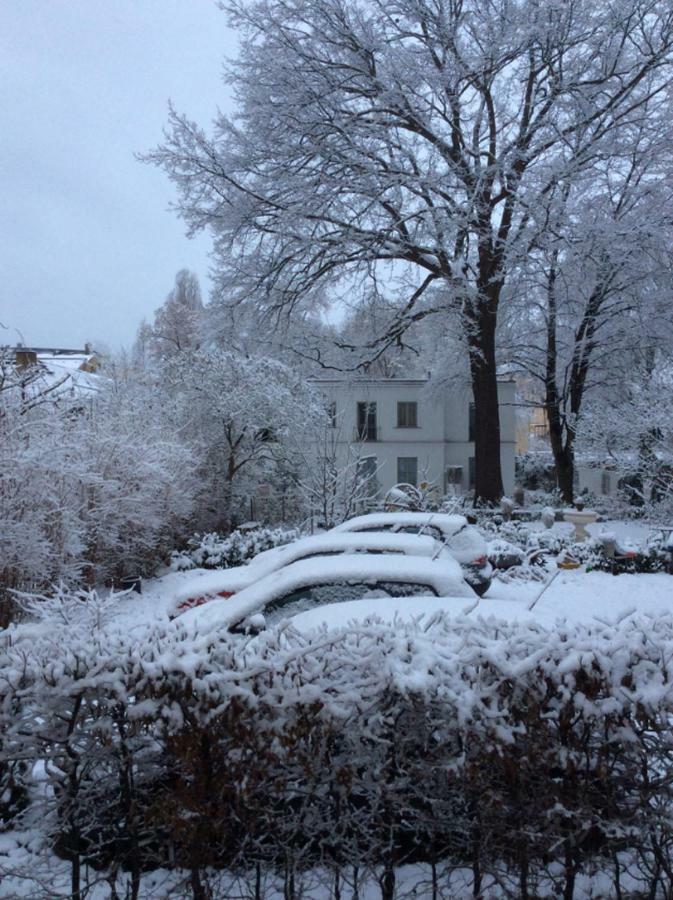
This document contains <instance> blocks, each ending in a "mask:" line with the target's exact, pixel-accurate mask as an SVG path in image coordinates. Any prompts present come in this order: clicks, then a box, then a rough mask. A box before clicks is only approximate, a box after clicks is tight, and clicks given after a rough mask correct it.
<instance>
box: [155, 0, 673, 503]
mask: <svg viewBox="0 0 673 900" xmlns="http://www.w3.org/2000/svg"><path fill="white" fill-rule="evenodd" d="M222 6H223V7H224V8H225V9H226V10H228V12H229V14H230V17H231V21H232V24H233V25H235V26H236V27H238V28H240V29H241V30H242V33H243V40H242V49H241V55H240V59H239V61H238V62H237V63H235V64H234V66H233V68H232V78H233V80H234V83H235V85H236V92H237V97H238V101H239V109H238V115H237V117H236V118H235V119H234V120H229V119H227V118H226V117H225V116H223V115H220V116H218V118H217V120H216V125H215V132H214V136H213V137H212V138H210V137H208V136H207V135H206V134H205V133H204V132H203V131H202V130H201V129H199V128H198V127H197V125H196V124H194V123H193V122H191V121H189V119H188V118H186V117H185V116H183V115H179V114H178V113H177V112H175V111H173V112H171V118H170V130H169V132H168V134H167V138H166V142H165V143H164V144H163V145H162V146H160V147H159V148H157V149H156V150H155V151H154V152H152V153H150V154H149V155H148V157H147V158H148V159H149V160H151V161H154V162H156V163H158V164H159V165H161V166H163V167H164V168H165V170H166V171H167V172H168V173H169V175H170V176H171V178H172V179H173V180H174V182H175V183H176V185H177V186H178V189H179V195H180V199H179V204H178V208H179V211H180V213H181V214H182V216H183V217H184V218H185V219H186V221H187V222H188V224H189V228H190V231H191V232H196V231H198V230H200V229H203V228H206V227H210V228H211V229H212V232H213V235H214V239H215V250H216V259H217V265H218V267H219V281H218V290H219V294H220V297H226V298H228V302H234V303H236V302H243V301H253V302H254V303H255V304H257V305H258V307H259V308H260V309H262V310H263V311H265V312H267V313H268V312H270V313H281V312H282V313H285V312H288V311H292V310H293V309H295V308H296V307H297V306H298V305H299V304H300V303H301V302H310V301H311V298H312V297H313V296H315V294H316V292H318V291H320V290H321V289H323V290H325V289H328V290H331V292H332V296H335V297H336V296H337V295H338V290H339V288H341V290H342V291H347V292H349V293H350V294H353V292H354V291H356V290H357V287H358V284H364V285H365V287H366V289H367V290H369V288H370V285H371V281H372V279H376V280H377V281H379V282H382V283H387V284H388V285H389V291H390V293H391V294H394V296H395V298H396V302H397V313H396V315H395V316H394V318H393V320H392V321H391V322H389V323H388V327H387V328H386V330H385V333H384V334H381V335H377V336H375V337H374V338H373V339H372V340H371V341H366V342H365V347H364V351H365V354H366V358H368V359H370V360H371V359H372V358H375V357H376V356H377V355H378V354H380V353H382V352H383V351H384V350H385V348H386V347H387V346H388V345H389V344H390V343H394V342H396V341H401V340H402V338H403V335H404V333H405V331H406V329H407V328H408V327H409V325H410V324H411V323H413V322H414V321H417V320H418V319H419V318H420V317H425V316H427V315H430V314H432V313H433V312H438V311H441V310H444V309H446V306H447V303H448V304H449V305H451V306H452V307H453V308H457V309H459V310H460V312H461V315H462V323H463V328H464V331H465V335H466V340H467V343H468V351H469V357H470V370H471V380H472V388H473V392H474V400H475V405H476V412H477V415H476V434H475V460H476V496H477V499H478V500H481V501H494V500H496V499H497V498H498V497H499V496H500V494H501V492H502V478H501V469H500V457H499V452H500V448H499V442H500V434H499V414H498V397H497V381H496V326H497V322H498V312H499V307H500V302H501V296H502V293H503V289H504V286H505V284H506V282H507V279H508V276H509V274H510V271H511V267H512V266H513V265H516V261H517V259H520V258H521V255H522V253H523V248H522V245H521V236H522V234H523V233H525V232H526V230H527V226H528V224H529V219H530V212H531V209H534V208H535V207H536V206H537V205H539V203H540V201H541V199H542V198H544V197H546V195H547V193H548V192H549V191H550V189H551V188H552V187H553V185H554V184H556V183H557V181H558V180H559V179H560V178H564V177H566V175H567V174H568V173H570V172H575V171H577V170H578V169H581V168H582V167H583V166H585V165H586V164H587V162H588V161H590V160H591V159H593V158H594V157H595V156H596V155H597V154H608V155H609V154H610V152H611V151H612V149H613V148H614V146H615V142H616V141H617V140H618V137H619V134H620V132H621V131H622V130H623V129H624V128H627V127H628V126H629V125H630V124H631V123H632V122H633V120H634V119H635V118H638V117H639V116H640V115H641V109H642V107H643V104H644V103H645V102H646V100H647V99H648V98H650V97H652V96H656V95H658V94H659V93H660V92H662V91H664V90H665V89H666V88H667V86H668V85H669V83H670V77H671V76H670V62H671V51H672V48H673V31H672V27H673V10H671V7H670V3H668V2H667V0H635V2H634V0H615V2H612V3H598V4H586V3H581V2H576V0H570V2H566V3H562V4H558V3H549V2H534V0H527V2H524V3H519V4H513V3H510V2H509V0H489V2H483V0H393V2H390V0H362V2H348V3H346V2H344V0H260V2H255V3H248V2H245V3H244V2H238V0H227V2H224V3H222ZM432 288H440V290H439V291H437V296H438V297H441V299H442V302H441V303H439V304H437V305H434V304H433V305H430V306H426V307H423V308H421V307H420V300H421V298H423V297H424V296H426V295H427V294H428V293H429V292H430V290H431V289H432Z"/></svg>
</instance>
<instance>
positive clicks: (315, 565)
mask: <svg viewBox="0 0 673 900" xmlns="http://www.w3.org/2000/svg"><path fill="white" fill-rule="evenodd" d="M382 582H398V583H401V584H410V585H423V586H427V587H428V588H429V589H430V591H435V593H436V594H437V595H438V596H453V597H469V598H471V599H474V597H475V594H474V592H473V591H472V588H471V587H470V586H469V585H468V584H467V583H466V581H465V580H464V578H463V574H462V571H461V569H460V566H459V565H458V563H457V562H456V561H455V560H454V559H452V558H450V557H448V556H442V557H441V558H439V559H432V558H428V557H419V556H400V555H387V554H381V555H375V556H372V555H368V554H344V555H342V556H316V557H313V558H312V559H303V560H299V561H298V562H294V563H290V564H289V565H287V566H285V567H283V568H282V569H278V570H277V571H276V572H273V573H271V574H270V575H266V576H265V577H264V578H260V579H259V580H258V581H255V582H254V583H253V584H251V585H250V586H249V587H247V588H244V589H243V590H242V591H240V593H238V594H236V596H235V597H231V598H227V599H218V598H215V599H214V600H213V601H211V602H210V603H207V604H206V605H204V606H199V607H197V608H195V609H190V610H188V611H187V612H185V613H184V614H183V615H182V616H180V618H179V619H178V620H177V621H178V622H181V623H182V624H183V625H184V626H185V627H188V628H191V627H194V628H196V629H197V630H204V629H205V630H207V629H209V628H211V627H213V626H221V625H222V624H230V625H233V624H235V623H237V622H240V621H241V619H244V618H246V617H247V616H250V615H253V614H254V613H259V612H263V610H264V607H265V606H266V605H267V604H269V603H271V602H272V601H274V600H276V599H279V598H282V597H284V596H285V595H289V594H291V593H292V592H294V591H297V590H299V589H301V588H304V587H306V588H309V587H315V586H319V585H324V584H340V583H343V584H358V583H362V584H368V585H375V584H377V583H382Z"/></svg>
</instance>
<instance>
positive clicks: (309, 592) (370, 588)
mask: <svg viewBox="0 0 673 900" xmlns="http://www.w3.org/2000/svg"><path fill="white" fill-rule="evenodd" d="M433 593H434V591H433V589H432V588H431V587H429V586H428V585H427V584H408V583H404V582H397V581H382V582H377V583H376V584H363V583H357V584H352V583H347V582H338V583H332V584H320V585H313V586H311V587H305V588H300V589H299V590H297V591H293V592H292V593H291V594H286V595H285V596H284V597H279V598H278V599H277V600H273V601H272V602H271V603H269V604H267V606H265V608H264V618H265V619H266V622H267V624H268V625H275V624H276V623H277V622H280V621H281V619H287V618H291V617H292V616H295V615H297V614H298V613H302V612H306V611H307V610H309V609H314V608H315V607H318V606H325V605H326V604H328V603H330V604H332V603H346V602H352V601H353V600H372V599H378V598H383V597H409V596H417V595H420V596H427V595H428V594H433Z"/></svg>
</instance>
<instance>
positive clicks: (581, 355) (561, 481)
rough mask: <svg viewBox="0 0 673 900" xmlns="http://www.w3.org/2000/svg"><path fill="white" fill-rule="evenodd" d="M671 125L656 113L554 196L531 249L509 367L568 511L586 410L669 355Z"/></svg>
mask: <svg viewBox="0 0 673 900" xmlns="http://www.w3.org/2000/svg"><path fill="white" fill-rule="evenodd" d="M666 119H667V117H666ZM666 119H664V118H663V117H662V115H661V110H660V109H657V108H653V109H652V110H651V114H650V121H649V122H648V124H647V127H641V128H639V129H638V133H637V134H636V136H635V139H634V140H633V142H632V143H629V144H626V143H625V145H624V146H622V148H621V152H620V153H619V155H618V154H617V153H615V154H614V155H613V157H612V158H610V159H608V160H599V161H597V163H596V164H595V165H594V166H593V167H592V168H591V170H590V171H589V172H587V173H586V175H585V177H584V178H577V179H575V181H574V182H571V181H567V182H566V183H563V184H560V185H559V186H558V187H557V189H556V190H555V191H553V192H550V196H549V203H548V205H547V208H546V210H545V215H546V221H547V227H546V228H545V230H544V234H543V236H542V237H539V236H536V238H535V240H534V241H533V243H532V245H531V258H530V262H529V265H528V267H527V271H526V273H525V277H524V279H523V280H522V290H521V293H522V295H523V296H525V300H524V302H523V303H520V304H519V310H520V312H521V315H522V318H516V319H515V321H516V325H517V327H518V329H519V332H520V333H519V342H518V344H516V343H515V344H514V352H513V354H512V356H513V358H514V359H515V360H516V361H517V362H518V364H519V365H520V366H521V367H523V368H524V369H525V370H526V371H527V372H528V374H529V375H531V376H532V377H533V378H534V379H536V380H537V383H538V385H539V393H540V398H541V404H542V405H543V407H544V409H545V411H546V415H547V420H548V424H549V436H550V443H551V449H552V452H553V455H554V461H555V466H556V472H557V480H558V485H559V488H560V490H561V493H562V495H563V498H564V500H565V501H566V502H569V503H570V502H572V500H573V479H574V457H575V443H576V437H577V431H578V426H579V422H580V419H581V416H582V414H583V410H584V406H585V403H586V401H587V399H589V400H591V399H592V398H593V400H594V401H596V402H598V401H602V402H603V403H606V404H608V405H610V406H614V405H615V403H616V402H619V400H620V399H621V397H623V395H624V390H623V385H624V382H625V379H627V378H628V377H629V373H630V370H631V369H632V368H633V367H634V366H635V365H636V363H637V357H638V355H639V354H641V353H643V352H646V353H647V354H650V353H652V352H653V351H654V350H655V349H656V348H657V347H663V346H669V347H670V346H671V339H672V338H673V328H672V327H671V319H670V301H669V284H670V275H671V252H670V247H671V237H672V236H673V235H672V232H671V222H670V213H669V209H670V203H671V191H672V188H671V184H670V179H669V177H668V168H669V160H670V159H671V151H672V150H673V132H671V129H670V127H669V125H668V122H667V121H666ZM522 337H523V340H522ZM616 394H617V395H619V397H617V396H615V395H616Z"/></svg>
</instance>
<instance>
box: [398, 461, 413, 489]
mask: <svg viewBox="0 0 673 900" xmlns="http://www.w3.org/2000/svg"><path fill="white" fill-rule="evenodd" d="M397 483H398V484H413V485H414V486H416V485H417V484H418V457H416V456H398V457H397Z"/></svg>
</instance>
